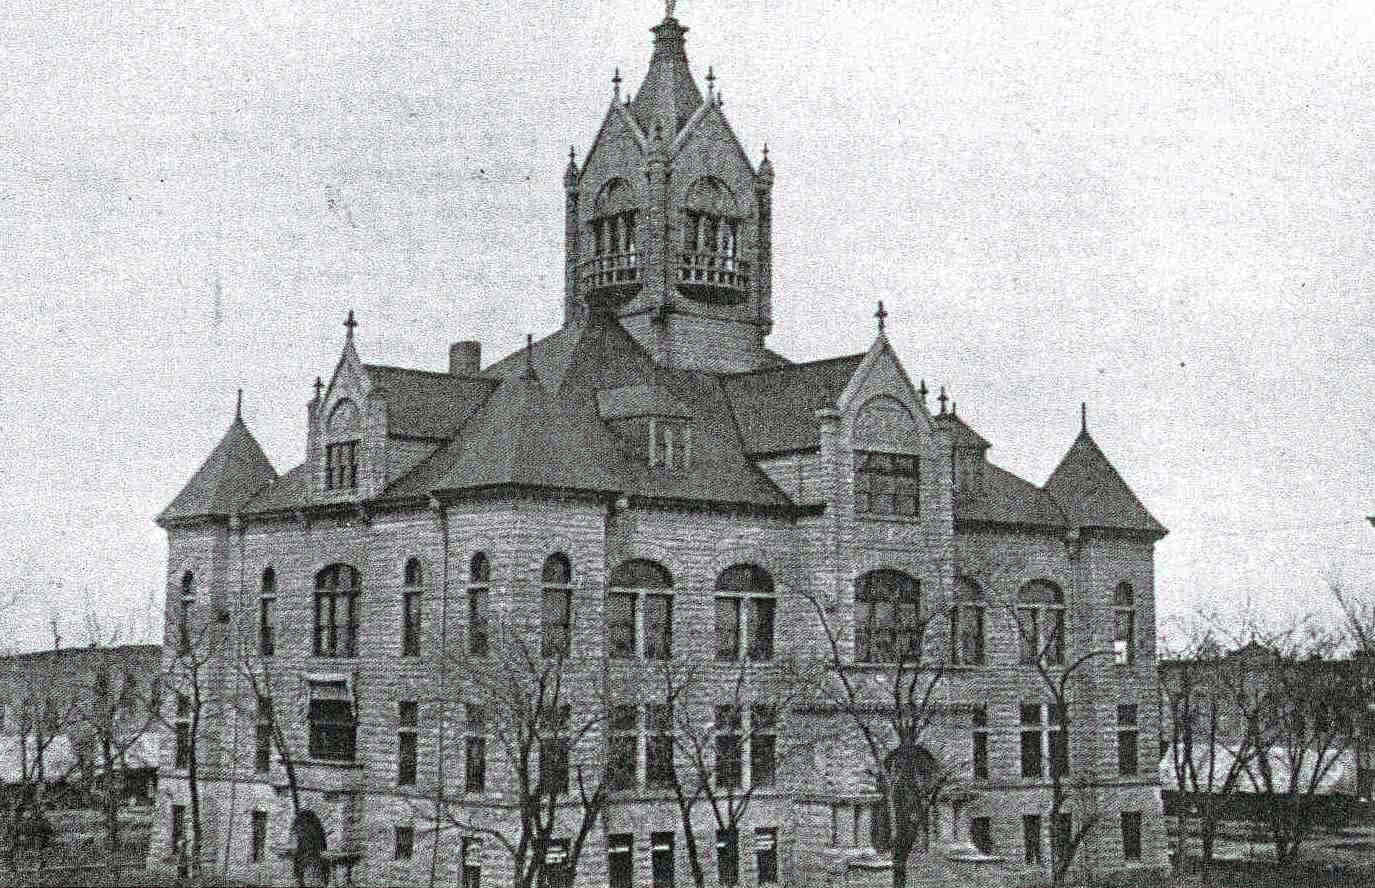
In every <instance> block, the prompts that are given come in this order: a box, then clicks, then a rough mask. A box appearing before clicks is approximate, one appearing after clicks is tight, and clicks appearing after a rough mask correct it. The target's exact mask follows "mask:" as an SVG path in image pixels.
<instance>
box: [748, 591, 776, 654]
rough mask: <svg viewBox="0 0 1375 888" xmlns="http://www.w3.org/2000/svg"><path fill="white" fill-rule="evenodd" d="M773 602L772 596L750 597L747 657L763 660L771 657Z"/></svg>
mask: <svg viewBox="0 0 1375 888" xmlns="http://www.w3.org/2000/svg"><path fill="white" fill-rule="evenodd" d="M774 607H775V602H774V599H772V598H751V599H750V625H749V638H750V649H749V657H750V659H751V660H755V661H763V660H772V659H773V615H774Z"/></svg>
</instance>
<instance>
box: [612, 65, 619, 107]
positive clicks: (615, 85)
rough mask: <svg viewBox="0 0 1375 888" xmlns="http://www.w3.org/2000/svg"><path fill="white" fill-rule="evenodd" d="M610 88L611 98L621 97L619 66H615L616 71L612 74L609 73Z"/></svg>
mask: <svg viewBox="0 0 1375 888" xmlns="http://www.w3.org/2000/svg"><path fill="white" fill-rule="evenodd" d="M611 89H612V93H611V94H612V97H613V99H620V97H621V69H620V66H617V67H616V73H615V74H613V75H611Z"/></svg>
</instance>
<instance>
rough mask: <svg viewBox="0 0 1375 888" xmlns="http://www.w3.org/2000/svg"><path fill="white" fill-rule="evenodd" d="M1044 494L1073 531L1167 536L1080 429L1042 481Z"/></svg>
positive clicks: (1162, 526) (1101, 452) (1090, 439)
mask: <svg viewBox="0 0 1375 888" xmlns="http://www.w3.org/2000/svg"><path fill="white" fill-rule="evenodd" d="M1045 490H1046V492H1047V493H1048V494H1050V495H1051V496H1052V497H1053V498H1054V499H1055V502H1056V503H1058V504H1059V506H1060V508H1061V509H1063V510H1064V512H1065V514H1066V515H1067V516H1068V517H1069V520H1070V522H1071V523H1072V524H1073V525H1075V526H1076V527H1103V528H1112V529H1116V530H1136V531H1142V532H1144V533H1151V534H1160V535H1163V534H1165V533H1167V531H1166V530H1165V527H1164V525H1162V524H1161V523H1160V522H1158V521H1156V520H1155V518H1154V517H1152V516H1151V513H1150V512H1148V511H1146V507H1145V506H1143V505H1142V504H1141V501H1140V500H1139V499H1137V498H1136V494H1134V493H1132V491H1131V488H1129V487H1127V483H1126V482H1125V481H1123V480H1122V476H1121V475H1119V474H1118V473H1117V469H1115V468H1113V465H1112V463H1110V462H1108V458H1107V457H1106V456H1104V455H1103V451H1102V450H1100V449H1099V447H1098V444H1097V443H1096V442H1095V441H1094V440H1093V438H1092V437H1091V436H1090V435H1089V433H1088V430H1087V429H1084V430H1083V431H1081V432H1080V433H1079V437H1077V438H1075V439H1074V444H1073V445H1072V446H1071V447H1070V449H1069V452H1068V453H1066V454H1065V456H1064V459H1062V460H1060V464H1059V465H1058V466H1056V467H1055V471H1054V472H1052V473H1051V475H1050V480H1048V481H1046V485H1045Z"/></svg>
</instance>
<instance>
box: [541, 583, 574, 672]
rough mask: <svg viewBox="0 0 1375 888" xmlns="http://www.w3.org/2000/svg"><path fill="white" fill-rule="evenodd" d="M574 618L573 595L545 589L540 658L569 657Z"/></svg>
mask: <svg viewBox="0 0 1375 888" xmlns="http://www.w3.org/2000/svg"><path fill="white" fill-rule="evenodd" d="M572 617H573V594H572V593H571V592H569V591H568V590H566V589H545V590H544V608H543V617H542V624H543V625H542V628H543V634H542V637H541V640H540V656H542V657H557V656H565V657H566V656H568V639H569V630H570V624H571V623H572Z"/></svg>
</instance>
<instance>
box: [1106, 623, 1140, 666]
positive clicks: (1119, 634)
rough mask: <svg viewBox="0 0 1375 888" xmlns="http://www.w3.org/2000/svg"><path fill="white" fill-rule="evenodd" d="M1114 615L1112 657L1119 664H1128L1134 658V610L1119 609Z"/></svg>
mask: <svg viewBox="0 0 1375 888" xmlns="http://www.w3.org/2000/svg"><path fill="white" fill-rule="evenodd" d="M1115 617H1116V619H1115V621H1114V622H1115V624H1116V625H1114V627H1113V635H1112V659H1113V662H1114V663H1116V664H1117V665H1119V666H1129V665H1131V663H1132V662H1133V661H1134V660H1135V659H1136V644H1135V639H1136V611H1134V610H1127V609H1119V610H1117V611H1116V612H1115Z"/></svg>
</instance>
